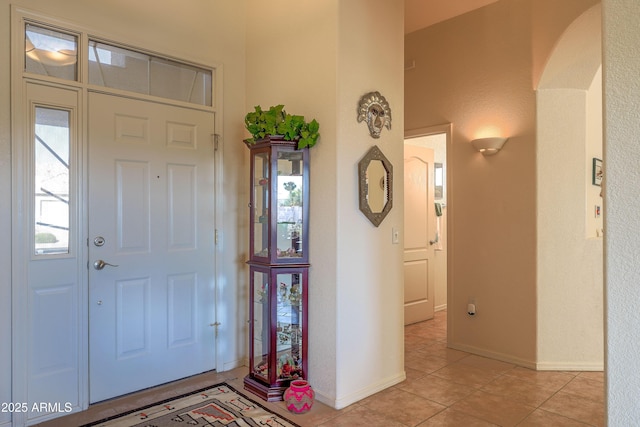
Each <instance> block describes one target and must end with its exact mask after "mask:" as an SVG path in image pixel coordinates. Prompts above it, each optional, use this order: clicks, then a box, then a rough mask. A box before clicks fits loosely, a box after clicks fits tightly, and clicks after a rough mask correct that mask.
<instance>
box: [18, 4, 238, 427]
mask: <svg viewBox="0 0 640 427" xmlns="http://www.w3.org/2000/svg"><path fill="white" fill-rule="evenodd" d="M25 21H28V22H34V23H36V24H42V25H44V26H51V27H53V28H56V29H59V30H62V31H65V32H69V33H72V34H75V35H77V36H78V61H79V65H78V79H77V80H75V81H71V80H69V81H67V80H61V79H57V78H53V77H48V76H44V75H34V74H29V73H25V72H24V70H23V67H22V65H23V57H24V46H25V37H24V23H25ZM89 37H91V38H97V39H100V40H108V41H110V42H112V43H114V44H115V45H122V46H128V45H129V43H128V42H127V41H125V40H119V39H117V38H114V37H113V36H112V35H109V34H99V33H97V32H96V31H94V30H91V29H89V28H86V27H83V26H81V25H78V24H76V23H72V22H68V21H65V20H62V19H58V18H55V17H53V16H50V15H48V14H42V13H39V12H37V11H33V10H29V9H26V8H23V7H20V6H16V5H11V34H10V42H11V84H10V85H11V112H10V114H11V119H10V120H11V152H12V158H11V179H12V193H11V208H10V209H11V216H12V219H11V224H12V227H11V235H10V238H11V242H12V243H11V261H10V263H11V295H12V297H11V312H12V315H11V331H12V339H11V355H12V362H11V363H12V365H11V371H12V379H11V399H12V401H13V402H29V387H28V369H29V361H28V359H29V353H28V351H29V350H28V337H29V333H30V325H29V322H28V319H29V313H28V310H29V292H28V290H27V289H26V287H25V286H24V284H25V283H28V281H29V277H28V276H29V275H28V272H27V266H28V262H29V260H30V258H31V257H30V255H29V253H28V247H29V244H30V242H29V235H30V233H29V227H30V224H29V222H30V221H31V214H30V211H29V209H30V208H29V206H30V201H29V200H27V195H28V194H29V191H28V183H29V182H30V179H29V176H28V173H29V170H30V167H28V165H29V162H30V160H29V154H28V150H27V148H26V146H27V145H28V144H29V141H27V139H28V138H27V136H28V134H29V132H28V126H29V117H28V114H26V112H27V108H28V101H27V99H26V85H27V82H30V83H33V84H38V85H42V86H50V87H57V88H62V89H70V90H74V91H77V92H78V100H79V105H78V120H77V129H76V132H77V135H78V138H79V140H80V142H79V144H78V147H77V153H76V155H77V159H78V165H77V174H78V175H77V176H78V185H77V187H76V188H75V192H74V197H76V198H77V200H78V204H77V211H78V218H77V227H78V230H77V236H78V237H77V241H78V243H79V244H78V247H79V250H78V259H79V262H78V266H79V267H78V269H79V270H78V274H79V276H80V277H81V281H80V283H79V290H78V292H77V295H76V298H77V314H76V315H77V316H78V321H79V328H78V329H79V330H78V334H77V343H78V348H77V353H78V366H77V369H78V378H79V380H78V396H77V406H74V408H73V412H77V411H83V410H86V409H87V408H88V407H89V366H88V358H89V351H88V342H89V340H88V319H89V317H88V276H89V274H88V270H87V269H86V267H87V263H88V247H87V245H85V244H84V243H83V242H87V239H88V221H87V214H88V206H87V200H88V199H87V185H86V182H87V178H88V175H87V174H88V171H87V165H88V156H87V147H88V142H87V134H88V130H87V121H88V114H87V99H88V93H89V91H102V92H107V93H113V94H116V95H120V96H125V97H131V98H136V99H141V100H145V101H149V100H151V101H154V102H163V103H166V104H171V105H177V106H181V107H187V108H193V109H200V110H205V111H211V112H213V113H214V117H215V123H214V125H215V127H214V129H215V136H214V141H212V144H214V148H215V150H214V156H213V161H214V168H215V170H214V173H215V177H214V179H215V182H214V188H212V190H213V191H215V196H214V213H213V221H214V229H215V230H216V244H215V247H214V250H213V258H214V259H212V262H213V263H214V268H215V272H214V281H215V292H216V296H215V298H216V301H215V310H216V313H215V315H216V323H220V322H221V317H220V316H224V315H225V312H224V310H222V307H221V304H222V303H223V301H224V298H223V295H222V293H221V286H220V284H221V283H224V277H225V270H224V266H223V265H222V248H223V244H222V242H221V240H222V238H221V234H220V233H219V230H222V229H223V220H222V218H223V216H222V213H223V210H224V204H223V195H224V187H223V185H222V183H223V176H224V170H223V164H224V161H223V149H222V147H223V144H222V135H223V134H224V133H223V132H224V129H223V122H224V120H223V108H222V106H223V104H222V102H223V93H222V88H223V66H222V64H219V63H207V64H202V63H198V62H195V61H191V60H188V59H184V58H179V57H176V56H173V55H170V54H166V53H158V52H154V51H152V50H148V49H138V48H136V50H139V51H144V52H146V53H149V54H152V55H155V56H160V57H164V58H170V59H175V60H177V61H179V62H182V63H187V64H193V65H196V66H198V67H201V68H205V69H209V70H211V71H212V86H213V98H212V104H213V105H212V106H210V107H208V106H198V105H192V104H186V103H180V102H174V101H171V100H168V99H164V100H163V99H159V98H157V97H153V96H147V95H142V94H135V93H125V92H122V91H117V90H110V89H108V88H103V87H95V86H91V85H89V84H88V82H87V72H88V71H87V67H86V65H85V63H86V61H87V60H88V59H87V58H86V56H85V54H84V52H85V51H86V47H87V46H88V39H89ZM80 243H82V244H80ZM218 329H220V328H219V327H218V328H216V354H215V357H216V362H215V363H216V367H215V369H216V370H218V371H223V370H224V355H223V354H222V349H223V348H224V345H220V342H221V341H225V340H227V339H228V338H225V337H226V336H229V334H230V333H233V331H230V330H228V329H227V328H222V332H223V333H218ZM49 400H51V401H52V402H53V401H54V400H55V399H49ZM60 415H64V414H61V413H44V412H43V413H40V414H38V415H37V417H36V418H28V416H27V414H26V413H14V414H12V423H13V425H16V426H19V425H26V424H27V423H29V424H32V423H34V422H36V421H37V422H41V421H46V420H48V419H52V418H56V417H58V416H60Z"/></svg>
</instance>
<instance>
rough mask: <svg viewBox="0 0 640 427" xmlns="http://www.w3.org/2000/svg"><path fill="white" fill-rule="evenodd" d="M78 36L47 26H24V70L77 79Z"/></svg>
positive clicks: (66, 78)
mask: <svg viewBox="0 0 640 427" xmlns="http://www.w3.org/2000/svg"><path fill="white" fill-rule="evenodd" d="M77 64H78V38H77V37H76V36H74V35H71V34H66V33H61V32H59V31H54V30H50V29H48V28H43V27H38V26H35V25H31V24H27V25H26V27H25V71H27V72H29V73H34V74H41V75H44V76H50V77H57V78H60V79H65V80H76V79H77V75H78V73H77Z"/></svg>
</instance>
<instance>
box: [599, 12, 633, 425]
mask: <svg viewBox="0 0 640 427" xmlns="http://www.w3.org/2000/svg"><path fill="white" fill-rule="evenodd" d="M602 11H603V18H604V19H603V46H604V57H603V64H604V65H603V76H604V111H605V113H604V119H605V124H604V127H605V130H604V136H605V152H604V160H605V164H606V165H607V169H606V190H605V209H606V211H605V212H607V214H606V217H605V233H606V234H605V253H606V261H605V283H606V299H605V301H606V305H605V313H606V322H607V342H606V344H607V353H606V363H607V410H608V415H607V418H608V425H610V426H612V427H613V426H616V427H617V426H631V425H639V424H640V405H638V396H640V375H638V372H640V357H639V356H638V355H639V353H638V342H640V310H639V309H638V302H639V301H640V264H639V263H638V254H639V253H640V240H639V239H638V237H639V236H640V215H639V214H638V213H639V212H640V168H638V165H640V149H639V148H638V135H639V134H640V114H639V113H638V104H640V80H639V79H638V75H639V74H640V57H639V56H638V55H636V54H635V52H636V50H637V47H638V46H640V28H639V27H638V16H640V3H639V2H636V1H631V0H604V1H603V2H602Z"/></svg>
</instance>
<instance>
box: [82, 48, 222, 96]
mask: <svg viewBox="0 0 640 427" xmlns="http://www.w3.org/2000/svg"><path fill="white" fill-rule="evenodd" d="M89 83H91V84H94V85H99V86H105V87H110V88H114V89H121V90H127V91H130V92H136V93H143V94H146V95H153V96H159V97H162V98H168V99H174V100H177V101H183V102H189V103H192V104H198V105H208V106H211V105H212V101H211V98H212V96H211V89H212V87H211V85H212V72H211V71H210V70H206V69H204V68H199V67H194V66H191V65H188V64H183V63H180V62H176V61H172V60H169V59H164V58H159V57H155V56H151V55H147V54H145V53H141V52H136V51H133V50H129V49H123V48H120V47H116V46H112V45H108V44H105V43H100V42H97V41H94V40H90V41H89Z"/></svg>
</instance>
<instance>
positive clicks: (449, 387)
mask: <svg viewBox="0 0 640 427" xmlns="http://www.w3.org/2000/svg"><path fill="white" fill-rule="evenodd" d="M405 369H406V373H407V380H406V381H404V382H402V383H400V384H398V385H396V386H394V387H391V388H389V389H387V390H384V391H382V392H380V393H377V394H375V395H373V396H370V397H368V398H366V399H364V400H362V401H360V402H357V403H355V404H353V405H351V406H349V407H347V408H345V409H342V410H339V411H338V410H335V409H332V408H330V407H328V406H326V405H323V404H321V403H319V402H316V403H315V405H314V406H313V408H312V409H311V411H309V412H308V413H306V414H304V415H293V414H289V413H288V412H287V411H286V409H285V407H284V405H283V403H282V402H275V403H267V402H261V403H263V404H264V406H266V407H268V408H270V409H271V410H273V411H274V412H277V413H280V414H282V415H284V416H285V417H287V418H289V419H291V420H292V421H294V422H295V423H297V424H299V425H301V426H303V427H316V426H323V427H329V426H347V427H357V426H368V427H376V426H380V427H395V426H421V427H428V426H454V427H459V426H465V427H473V426H523V427H530V426H544V427H547V426H567V427H570V426H583V427H584V426H604V424H605V423H604V418H605V417H604V375H603V373H602V372H541V371H533V370H529V369H525V368H522V367H518V366H516V365H513V364H510V363H504V362H500V361H496V360H492V359H488V358H485V357H480V356H475V355H472V354H469V353H465V352H462V351H457V350H452V349H449V348H447V346H446V312H444V311H442V312H438V313H436V316H435V318H434V319H433V320H429V321H426V322H421V323H418V324H414V325H409V326H407V327H406V328H405ZM245 375H246V368H239V369H235V370H232V371H228V372H223V373H220V374H217V373H213V372H212V373H207V374H202V375H198V376H195V377H193V378H188V379H185V380H182V381H178V382H175V383H171V384H167V385H164V386H160V387H156V388H154V389H150V390H145V391H142V392H139V393H134V394H132V395H129V396H125V397H122V398H118V399H113V400H110V401H107V402H103V403H99V404H96V405H92V406H91V407H90V408H89V409H88V410H87V411H84V412H82V413H79V414H73V415H70V416H67V417H63V418H59V419H56V420H53V421H50V422H47V423H42V424H40V426H41V427H71V426H78V425H81V424H83V423H87V422H90V421H93V420H99V419H102V418H105V417H107V416H111V415H115V414H117V413H120V412H124V411H127V410H131V409H135V408H138V407H141V406H144V405H146V404H150V403H153V402H157V401H159V400H163V399H166V398H169V397H171V396H176V395H180V394H183V393H186V392H189V391H191V390H196V389H198V388H203V387H206V386H207V385H210V384H213V383H216V382H220V381H227V382H228V383H229V384H231V385H232V386H233V387H235V388H237V389H238V390H241V391H242V390H243V383H242V379H243V377H244V376H245Z"/></svg>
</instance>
